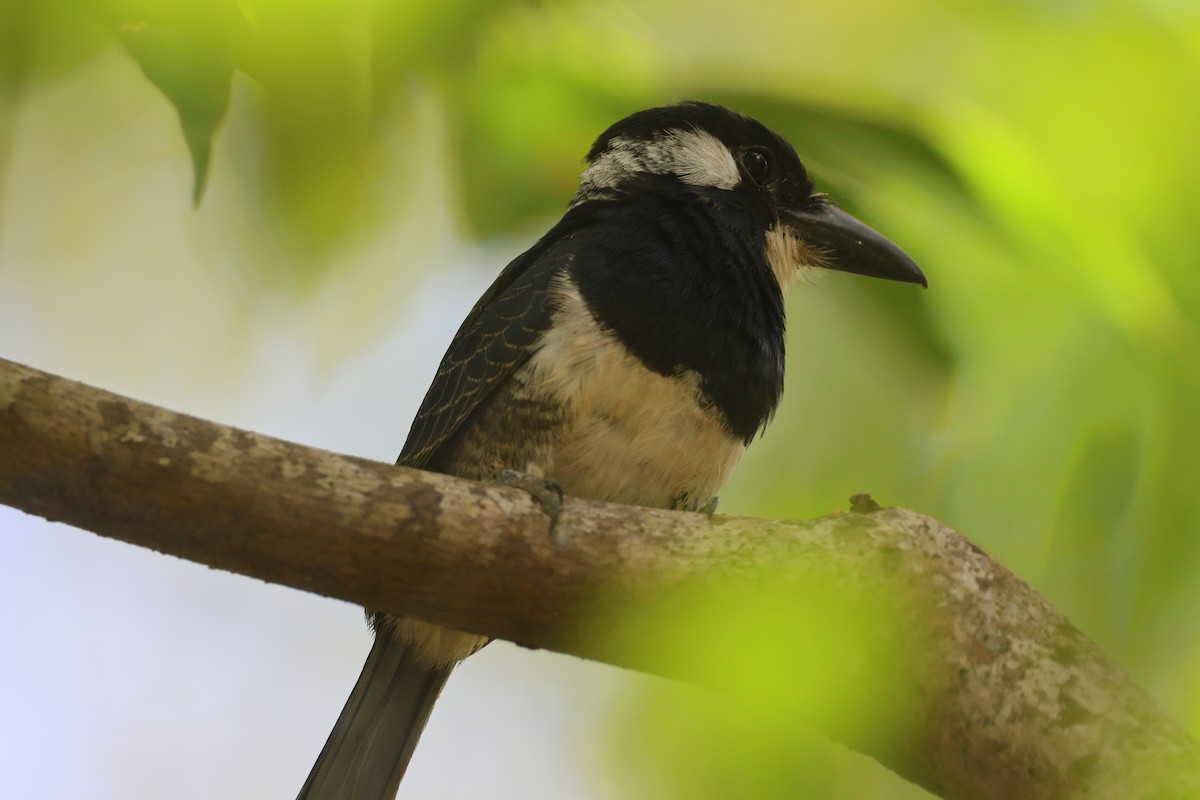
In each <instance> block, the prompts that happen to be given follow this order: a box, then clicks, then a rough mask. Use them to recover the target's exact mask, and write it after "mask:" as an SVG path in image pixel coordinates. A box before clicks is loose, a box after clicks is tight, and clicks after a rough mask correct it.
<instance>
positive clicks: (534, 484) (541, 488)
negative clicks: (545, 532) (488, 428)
mask: <svg viewBox="0 0 1200 800" xmlns="http://www.w3.org/2000/svg"><path fill="white" fill-rule="evenodd" d="M492 480H494V481H495V482H496V483H499V484H500V485H502V486H511V487H513V488H514V489H520V490H522V491H523V492H525V493H526V494H528V495H529V496H530V497H532V498H533V501H534V502H535V503H537V504H538V505H539V506H541V507H542V510H543V511H545V512H546V516H548V517H549V518H550V535H551V536H553V537H554V539H555V541H557V542H559V543H560V544H561V543H562V542H563V541H565V537H564V536H563V534H562V533H561V532H560V531H559V530H558V520H559V517H560V516H561V515H562V506H563V489H562V484H560V483H559V482H558V481H552V480H549V479H547V478H539V477H537V476H535V475H530V474H529V473H527V472H520V471H519V470H515V469H502V470H500V471H499V472H497V473H496V474H495V475H494V476H493V477H492Z"/></svg>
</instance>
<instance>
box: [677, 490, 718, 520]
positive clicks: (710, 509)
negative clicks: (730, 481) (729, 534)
mask: <svg viewBox="0 0 1200 800" xmlns="http://www.w3.org/2000/svg"><path fill="white" fill-rule="evenodd" d="M720 500H721V498H719V497H717V496H715V495H714V496H712V497H710V498H708V500H707V501H705V502H704V503H703V504H701V502H700V500H699V498H697V499H695V500H688V501H687V502H685V503H683V504H682V505H680V506H677V508H678V509H679V510H680V511H691V512H693V513H696V514H703V515H704V516H706V517H708V518H709V519H712V518H713V516H714V515H715V514H716V513H717V503H719V502H720Z"/></svg>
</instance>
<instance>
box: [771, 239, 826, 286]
mask: <svg viewBox="0 0 1200 800" xmlns="http://www.w3.org/2000/svg"><path fill="white" fill-rule="evenodd" d="M766 256H767V263H768V264H769V265H770V266H771V272H773V273H774V274H775V280H776V281H778V283H779V289H780V290H781V291H782V292H783V293H784V294H786V293H787V290H788V289H789V288H790V287H791V285H792V284H793V283H794V282H795V281H796V278H798V277H799V276H800V274H801V273H802V272H804V271H808V270H816V269H818V268H821V267H825V266H826V265H827V264H828V263H829V259H828V257H827V256H826V255H825V253H823V252H821V251H820V250H818V249H817V248H814V247H812V246H811V245H809V244H807V243H806V242H804V241H803V240H801V239H799V238H797V236H796V234H795V233H794V232H793V231H792V229H791V228H790V227H789V226H787V225H785V224H783V223H776V224H775V225H772V226H771V227H770V228H768V229H767V248H766Z"/></svg>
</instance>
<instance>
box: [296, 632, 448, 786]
mask: <svg viewBox="0 0 1200 800" xmlns="http://www.w3.org/2000/svg"><path fill="white" fill-rule="evenodd" d="M452 669H454V667H453V666H447V667H431V666H429V665H427V664H423V663H420V662H418V661H417V660H416V658H415V648H414V647H412V646H411V645H406V644H405V643H404V642H402V641H400V640H399V639H397V638H396V637H394V636H392V635H391V634H390V633H389V632H388V631H386V630H379V631H377V632H376V634H375V644H374V645H373V646H372V647H371V654H370V655H368V656H367V663H366V664H364V665H363V670H362V674H361V675H359V676H358V683H356V684H354V691H353V692H351V693H350V699H349V700H347V701H346V706H345V708H343V709H342V715H341V716H340V717H338V721H337V724H336V725H334V726H333V732H332V733H330V734H329V739H328V740H326V742H325V747H323V748H322V749H321V755H319V756H317V763H316V764H314V765H313V768H312V771H311V772H310V773H309V774H308V780H307V781H305V782H304V788H303V789H301V790H300V794H299V795H297V796H296V800H389V798H393V797H395V796H396V789H397V787H399V786H400V779H401V778H402V777H404V770H405V768H407V767H408V761H409V759H411V758H412V754H413V749H414V748H416V746H417V740H418V739H419V738H421V731H423V730H424V729H425V723H426V722H427V721H428V720H429V712H430V711H431V710H432V709H433V704H434V701H436V700H437V698H438V694H439V693H440V692H441V691H442V687H443V686H444V685H445V684H446V679H447V678H449V677H450V671H451V670H452Z"/></svg>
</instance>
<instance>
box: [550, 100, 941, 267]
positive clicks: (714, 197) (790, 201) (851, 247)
mask: <svg viewBox="0 0 1200 800" xmlns="http://www.w3.org/2000/svg"><path fill="white" fill-rule="evenodd" d="M587 162H588V168H587V170H586V171H585V172H584V173H583V179H582V182H581V184H580V188H579V192H578V194H576V196H575V199H574V201H573V203H572V205H573V206H576V205H579V204H582V203H586V202H588V201H590V200H603V199H615V198H621V197H632V198H635V199H636V197H637V196H638V194H639V193H640V192H645V191H652V187H653V186H654V185H655V184H656V183H657V184H659V185H663V184H670V185H671V186H672V187H683V188H684V189H685V190H687V191H689V192H691V193H693V194H694V195H695V196H696V197H697V198H698V199H700V200H702V201H703V202H706V203H709V204H712V205H714V206H716V207H717V208H719V209H720V210H721V213H722V214H727V215H728V217H729V219H730V220H731V224H736V225H739V226H749V227H751V228H753V229H755V232H757V233H760V234H761V236H762V239H761V241H762V243H763V255H764V257H765V259H766V262H767V263H768V264H769V265H770V268H771V271H772V272H773V273H774V275H775V278H776V280H777V281H778V282H779V284H780V287H781V288H782V289H786V288H787V287H788V286H789V285H790V284H791V283H792V281H793V280H794V279H795V277H796V276H797V275H798V274H799V272H800V271H801V270H802V269H805V268H823V269H834V270H840V271H843V272H852V273H856V274H859V275H868V276H871V277H876V278H887V279H889V280H896V281H906V282H909V283H919V284H921V285H922V286H926V285H927V283H926V280H925V275H924V274H923V273H922V272H921V270H920V268H919V267H918V266H917V265H916V263H914V262H913V260H912V259H911V258H909V257H908V256H907V255H906V254H905V253H904V251H902V250H901V249H900V248H899V247H897V246H896V245H894V244H892V243H891V242H890V241H888V240H887V239H886V238H884V237H883V236H882V235H880V234H879V233H876V232H875V231H874V230H872V229H871V228H870V227H868V226H867V225H865V224H864V223H862V222H860V221H859V220H858V219H856V218H854V217H853V216H851V215H850V214H848V213H846V212H845V211H843V210H841V209H840V208H838V207H837V206H836V205H834V204H833V203H832V202H831V201H830V200H829V198H828V197H827V196H825V195H824V194H822V193H820V192H817V191H815V190H814V188H813V182H812V179H811V178H810V177H809V175H808V172H807V171H806V170H805V169H804V165H803V164H802V163H801V162H800V158H799V157H798V156H797V155H796V151H795V150H793V149H792V146H791V145H790V144H788V142H787V140H785V139H784V138H783V137H782V136H780V135H779V134H777V133H775V132H774V131H772V130H770V129H769V128H767V127H766V126H765V125H763V124H762V123H760V122H758V121H756V120H754V119H751V118H750V117H747V116H744V115H742V114H738V113H736V112H733V111H730V110H729V109H726V108H723V107H721V106H718V105H713V104H711V103H698V102H688V103H681V104H679V105H674V106H666V107H662V108H652V109H648V110H646V111H640V112H638V113H636V114H633V115H631V116H629V117H626V118H625V119H623V120H621V121H620V122H617V123H616V124H614V125H613V126H611V127H610V128H609V129H608V130H606V131H605V132H604V133H602V134H601V135H600V138H598V139H597V140H596V143H595V144H594V145H592V149H591V150H590V151H589V152H588V155H587Z"/></svg>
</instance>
